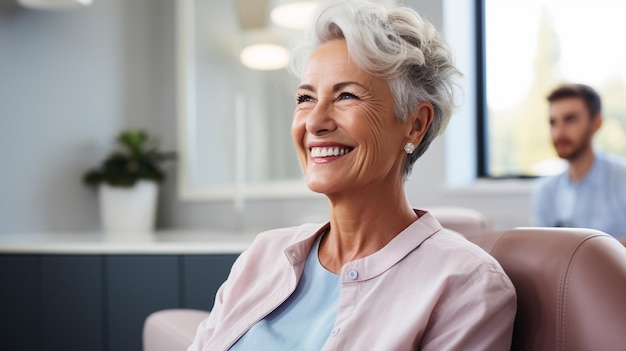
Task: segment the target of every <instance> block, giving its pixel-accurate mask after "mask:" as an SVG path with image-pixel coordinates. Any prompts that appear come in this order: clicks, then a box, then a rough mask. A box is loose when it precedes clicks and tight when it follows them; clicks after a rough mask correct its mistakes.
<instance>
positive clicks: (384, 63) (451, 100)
mask: <svg viewBox="0 0 626 351" xmlns="http://www.w3.org/2000/svg"><path fill="white" fill-rule="evenodd" d="M335 39H344V40H345V41H346V44H347V46H348V53H349V55H350V58H351V59H352V60H353V61H354V62H355V63H356V64H357V65H358V66H359V67H360V68H361V69H363V70H364V71H366V72H368V73H370V74H372V75H375V76H378V77H381V78H383V79H385V80H386V81H387V83H388V84H389V88H390V90H391V93H392V94H393V96H394V112H395V115H396V118H398V119H399V120H402V121H404V120H406V118H407V116H409V115H410V114H411V113H413V112H414V111H415V109H416V108H417V106H418V104H419V103H420V102H430V103H431V104H432V105H433V107H434V117H433V121H432V123H431V125H430V127H429V129H428V131H427V132H426V134H425V135H424V138H423V140H422V142H421V143H420V145H418V147H417V149H416V150H415V152H413V153H412V154H410V155H408V156H407V161H406V163H405V166H404V175H405V176H408V175H409V174H410V172H411V168H412V167H413V164H414V163H415V161H416V160H417V159H418V158H419V157H420V156H421V155H422V154H423V153H424V152H425V151H426V149H427V148H428V146H429V145H430V143H431V142H432V141H433V140H434V139H435V137H437V136H438V135H439V134H441V133H442V132H443V131H444V130H445V128H446V126H447V124H448V122H449V121H450V117H451V116H452V112H453V110H454V106H455V97H454V91H455V87H456V86H458V84H457V81H456V79H457V77H458V76H459V75H460V72H459V71H458V70H457V68H456V67H455V65H454V62H453V58H452V54H451V52H450V50H449V48H448V46H447V44H446V42H445V41H444V40H443V38H442V36H441V34H440V33H439V32H438V31H437V30H436V29H435V27H434V26H433V25H432V24H431V23H429V22H428V21H426V20H424V19H423V18H422V17H421V16H420V15H419V14H418V13H417V12H415V11H414V10H413V9H411V8H408V7H396V8H392V9H387V8H386V7H384V6H383V5H381V4H378V3H374V2H370V1H363V0H344V1H334V2H330V3H328V4H327V5H325V6H323V7H321V8H320V9H319V10H318V13H317V15H316V17H315V21H314V23H313V27H312V30H310V32H309V37H308V38H307V40H306V41H305V42H303V43H302V44H301V45H300V46H298V47H296V48H295V49H294V50H293V55H292V58H291V63H290V70H291V72H292V73H294V74H295V75H296V76H297V77H300V76H301V73H302V69H303V68H304V65H305V64H306V61H307V60H308V58H309V56H310V55H311V53H312V52H313V50H315V48H316V47H318V46H319V45H320V44H323V43H326V42H328V41H331V40H335Z"/></svg>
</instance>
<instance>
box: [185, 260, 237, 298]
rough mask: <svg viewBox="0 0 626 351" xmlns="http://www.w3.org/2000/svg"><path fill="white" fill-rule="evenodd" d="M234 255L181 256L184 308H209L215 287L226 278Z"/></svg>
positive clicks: (217, 287) (215, 290)
mask: <svg viewBox="0 0 626 351" xmlns="http://www.w3.org/2000/svg"><path fill="white" fill-rule="evenodd" d="M235 259H236V256H234V255H210V256H209V255H185V256H182V262H181V266H182V270H181V272H182V275H183V279H182V283H183V296H182V297H183V300H182V303H181V305H182V306H183V307H185V308H195V309H199V310H210V309H211V307H213V301H214V299H215V294H216V293H217V289H219V287H220V286H221V285H222V283H223V282H224V281H225V280H226V278H228V273H229V272H230V267H231V266H232V265H233V263H234V262H235Z"/></svg>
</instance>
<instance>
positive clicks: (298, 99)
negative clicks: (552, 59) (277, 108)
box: [296, 95, 313, 104]
mask: <svg viewBox="0 0 626 351" xmlns="http://www.w3.org/2000/svg"><path fill="white" fill-rule="evenodd" d="M310 101H313V98H312V97H311V95H298V96H297V97H296V103H298V104H301V103H303V102H310Z"/></svg>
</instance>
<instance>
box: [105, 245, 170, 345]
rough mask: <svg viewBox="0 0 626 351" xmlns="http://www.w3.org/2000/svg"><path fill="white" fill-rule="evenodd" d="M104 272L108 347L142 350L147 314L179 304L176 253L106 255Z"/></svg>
mask: <svg viewBox="0 0 626 351" xmlns="http://www.w3.org/2000/svg"><path fill="white" fill-rule="evenodd" d="M106 275H107V287H106V291H107V303H106V306H107V313H108V316H107V319H108V326H107V335H108V342H109V350H141V331H142V327H143V322H144V320H145V319H146V316H148V315H149V314H150V313H152V312H154V311H158V310H162V309H166V308H176V307H179V306H180V305H179V303H178V302H179V296H180V282H179V279H180V277H179V274H178V257H177V256H172V255H166V256H152V255H146V256H136V255H131V256H129V255H120V256H109V257H107V260H106Z"/></svg>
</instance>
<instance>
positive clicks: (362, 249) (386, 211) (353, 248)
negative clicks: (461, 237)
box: [319, 189, 418, 273]
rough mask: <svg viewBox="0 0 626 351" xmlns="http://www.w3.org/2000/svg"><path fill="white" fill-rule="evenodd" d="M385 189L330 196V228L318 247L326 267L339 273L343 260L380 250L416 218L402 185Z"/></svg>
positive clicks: (346, 260) (351, 259)
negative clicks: (401, 187)
mask: <svg viewBox="0 0 626 351" xmlns="http://www.w3.org/2000/svg"><path fill="white" fill-rule="evenodd" d="M387 190H388V189H387ZM387 190H384V189H382V190H378V191H370V192H360V193H359V194H350V195H345V196H335V197H331V196H329V199H330V203H331V210H330V213H331V217H330V230H329V232H328V234H327V235H325V236H324V238H323V240H322V242H321V243H320V250H319V258H320V262H321V263H322V265H323V266H324V267H325V268H326V269H328V270H329V271H331V272H334V273H340V272H341V268H342V267H343V266H344V265H345V264H346V263H348V262H351V261H354V260H357V259H360V258H363V257H366V256H369V255H371V254H373V253H374V252H376V251H378V250H380V249H381V248H383V247H384V246H385V245H387V243H389V242H390V241H391V240H392V239H393V238H395V237H396V235H398V234H399V233H400V232H401V231H402V230H404V229H405V228H406V227H408V226H409V225H410V224H411V223H413V222H414V221H415V220H416V219H417V218H418V216H417V214H415V212H414V211H413V210H412V209H411V207H410V205H409V202H408V200H407V199H406V196H405V195H404V189H401V190H400V191H391V192H390V191H387Z"/></svg>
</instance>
